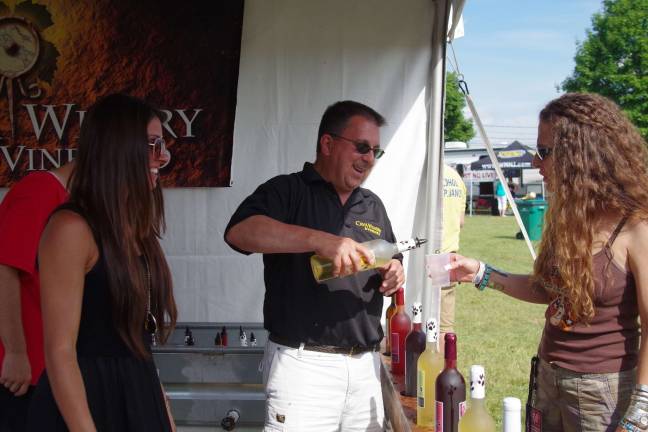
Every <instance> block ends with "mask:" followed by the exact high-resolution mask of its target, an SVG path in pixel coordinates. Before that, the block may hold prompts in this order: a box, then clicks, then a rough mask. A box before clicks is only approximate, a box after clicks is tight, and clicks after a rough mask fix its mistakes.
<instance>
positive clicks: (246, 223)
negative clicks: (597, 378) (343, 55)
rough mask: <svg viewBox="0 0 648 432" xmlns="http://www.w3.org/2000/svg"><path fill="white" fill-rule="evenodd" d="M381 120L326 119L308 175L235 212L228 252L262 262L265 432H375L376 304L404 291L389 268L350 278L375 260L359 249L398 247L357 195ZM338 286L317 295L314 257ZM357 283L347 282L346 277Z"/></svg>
mask: <svg viewBox="0 0 648 432" xmlns="http://www.w3.org/2000/svg"><path fill="white" fill-rule="evenodd" d="M384 123H385V119H384V118H383V117H382V116H381V115H380V114H379V113H377V112H376V111H375V110H373V109H372V108H370V107H368V106H366V105H363V104H361V103H358V102H354V101H341V102H336V103H334V104H333V105H331V106H329V107H328V108H327V109H326V111H325V112H324V115H323V116H322V119H321V122H320V127H319V131H318V134H317V155H316V158H315V163H314V164H312V163H309V162H306V163H305V164H304V169H303V170H302V171H300V172H297V173H293V174H288V175H279V176H277V177H274V178H272V179H270V180H268V181H267V182H266V183H264V184H262V185H261V186H259V187H258V188H257V189H256V191H254V193H253V194H252V195H250V196H248V197H247V198H246V199H245V200H244V201H243V202H242V203H241V205H240V206H239V208H238V209H237V210H236V212H235V213H234V215H233V216H232V218H231V219H230V222H229V223H228V225H227V228H226V229H225V240H226V241H227V243H228V244H229V245H230V246H232V247H233V248H234V249H236V250H237V251H240V252H242V253H245V254H250V253H252V252H256V253H263V263H264V267H265V285H266V292H265V301H264V306H263V310H264V313H263V318H264V327H265V328H266V329H267V330H268V332H269V333H270V335H269V340H268V344H267V345H266V351H265V356H264V360H263V374H264V384H265V390H266V396H267V398H266V418H265V430H266V431H275V430H286V429H287V430H296V431H337V430H341V431H347V430H353V431H368V432H370V431H376V432H377V431H382V430H383V428H384V417H385V416H384V412H385V411H384V404H383V398H382V386H381V382H380V365H381V359H380V353H379V345H380V341H381V339H382V338H383V331H382V327H381V325H380V317H381V315H382V307H383V295H385V296H389V295H391V294H393V293H394V292H395V291H396V290H397V289H398V288H399V287H401V286H402V285H403V282H404V281H405V275H404V272H403V267H402V265H401V262H400V260H399V259H397V258H400V257H394V259H391V260H390V261H389V262H388V263H386V264H385V265H384V266H382V267H380V268H379V269H377V270H370V271H365V272H359V273H356V272H357V271H358V270H359V269H360V268H361V266H362V264H361V259H364V260H367V261H369V262H370V261H372V260H373V254H372V253H371V252H370V251H368V250H367V248H366V247H365V246H363V245H362V244H361V243H362V242H365V241H368V240H374V239H383V240H387V241H389V242H393V241H395V237H394V233H393V231H392V227H391V223H390V221H389V217H388V216H387V211H386V210H385V207H384V206H383V203H382V201H381V200H380V198H378V196H377V195H376V194H374V193H373V192H371V191H370V190H368V189H364V188H362V187H361V186H360V185H361V184H362V182H363V181H364V180H365V179H366V178H367V176H368V175H369V173H370V172H371V170H372V168H373V167H374V165H375V164H376V161H377V159H378V158H379V157H380V156H382V154H383V150H382V149H381V147H380V127H381V126H382V125H383V124H384ZM313 253H316V254H318V255H321V256H324V257H326V258H329V259H331V260H332V261H333V263H334V270H333V273H334V274H335V275H336V276H337V275H339V276H346V277H340V278H334V279H330V280H327V281H325V282H323V283H318V282H317V281H316V280H315V278H314V277H313V273H312V272H311V267H310V257H311V256H312V255H313ZM352 273H353V274H352Z"/></svg>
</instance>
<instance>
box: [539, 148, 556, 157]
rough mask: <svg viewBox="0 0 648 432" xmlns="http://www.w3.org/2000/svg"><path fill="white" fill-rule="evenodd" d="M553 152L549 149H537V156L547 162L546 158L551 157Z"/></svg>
mask: <svg viewBox="0 0 648 432" xmlns="http://www.w3.org/2000/svg"><path fill="white" fill-rule="evenodd" d="M552 150H553V149H552V148H549V147H536V154H537V155H538V158H539V159H540V160H545V158H547V157H549V156H551V152H552Z"/></svg>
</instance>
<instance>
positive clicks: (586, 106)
mask: <svg viewBox="0 0 648 432" xmlns="http://www.w3.org/2000/svg"><path fill="white" fill-rule="evenodd" d="M534 166H536V167H537V168H539V169H540V174H541V175H542V176H543V178H544V181H545V183H546V185H547V189H548V191H549V192H550V195H549V197H548V202H549V206H548V210H547V214H546V219H545V231H544V234H543V237H542V241H541V243H540V253H539V256H538V259H537V260H536V262H535V265H534V271H533V274H532V275H513V274H508V273H505V272H503V271H500V270H497V269H494V268H493V267H491V266H489V265H488V264H484V263H482V262H480V261H477V260H475V259H472V258H466V257H462V256H456V261H455V262H454V263H453V264H452V267H453V269H454V270H453V271H454V272H455V276H456V278H457V279H458V280H460V281H462V282H473V283H475V285H476V286H477V288H478V289H480V290H483V289H485V288H487V287H488V288H491V289H495V290H498V291H502V292H503V293H505V294H507V295H509V296H511V297H514V298H517V299H520V300H523V301H527V302H531V303H542V304H547V305H548V307H547V310H546V313H545V318H546V321H545V327H544V332H543V335H542V339H541V341H540V346H539V349H538V356H539V361H538V364H537V374H536V376H535V382H536V384H537V390H536V392H535V397H534V398H533V399H534V401H533V410H534V412H533V413H532V414H531V415H530V416H529V417H532V418H533V419H534V421H536V423H538V422H541V424H542V430H543V431H563V430H565V431H615V430H619V431H623V430H648V429H638V428H642V427H643V428H646V427H648V346H647V345H646V344H640V327H641V330H642V331H643V332H646V331H648V291H647V290H648V265H646V263H645V260H646V257H648V168H647V166H648V151H647V149H646V142H645V141H644V140H643V139H642V138H641V136H640V135H639V132H638V131H637V129H636V128H635V127H634V126H633V125H632V124H631V123H630V121H629V120H628V118H627V117H626V116H625V114H623V112H622V111H621V110H620V109H619V108H618V107H617V106H616V105H615V104H614V103H613V102H611V101H610V100H608V99H606V98H604V97H601V96H598V95H594V94H580V93H568V94H565V95H563V96H561V97H559V98H557V99H555V100H553V101H551V102H549V104H548V105H547V106H546V107H545V108H544V109H543V110H542V112H541V113H540V123H539V128H538V148H537V153H536V156H535V159H534ZM642 262H643V264H642ZM639 317H641V323H642V324H641V326H640V324H639V320H638V318H639ZM644 334H648V333H644ZM640 345H641V347H640ZM617 428H618V429H617Z"/></svg>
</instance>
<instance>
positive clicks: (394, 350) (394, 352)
mask: <svg viewBox="0 0 648 432" xmlns="http://www.w3.org/2000/svg"><path fill="white" fill-rule="evenodd" d="M399 345H400V344H399V343H398V333H392V334H391V361H392V364H394V363H397V364H398V363H400V358H399V357H398V346H399Z"/></svg>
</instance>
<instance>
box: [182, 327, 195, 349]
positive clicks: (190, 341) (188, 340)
mask: <svg viewBox="0 0 648 432" xmlns="http://www.w3.org/2000/svg"><path fill="white" fill-rule="evenodd" d="M195 343H196V342H195V341H194V337H193V334H192V333H191V329H190V328H189V327H186V328H185V337H184V344H185V345H186V346H194V344H195Z"/></svg>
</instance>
